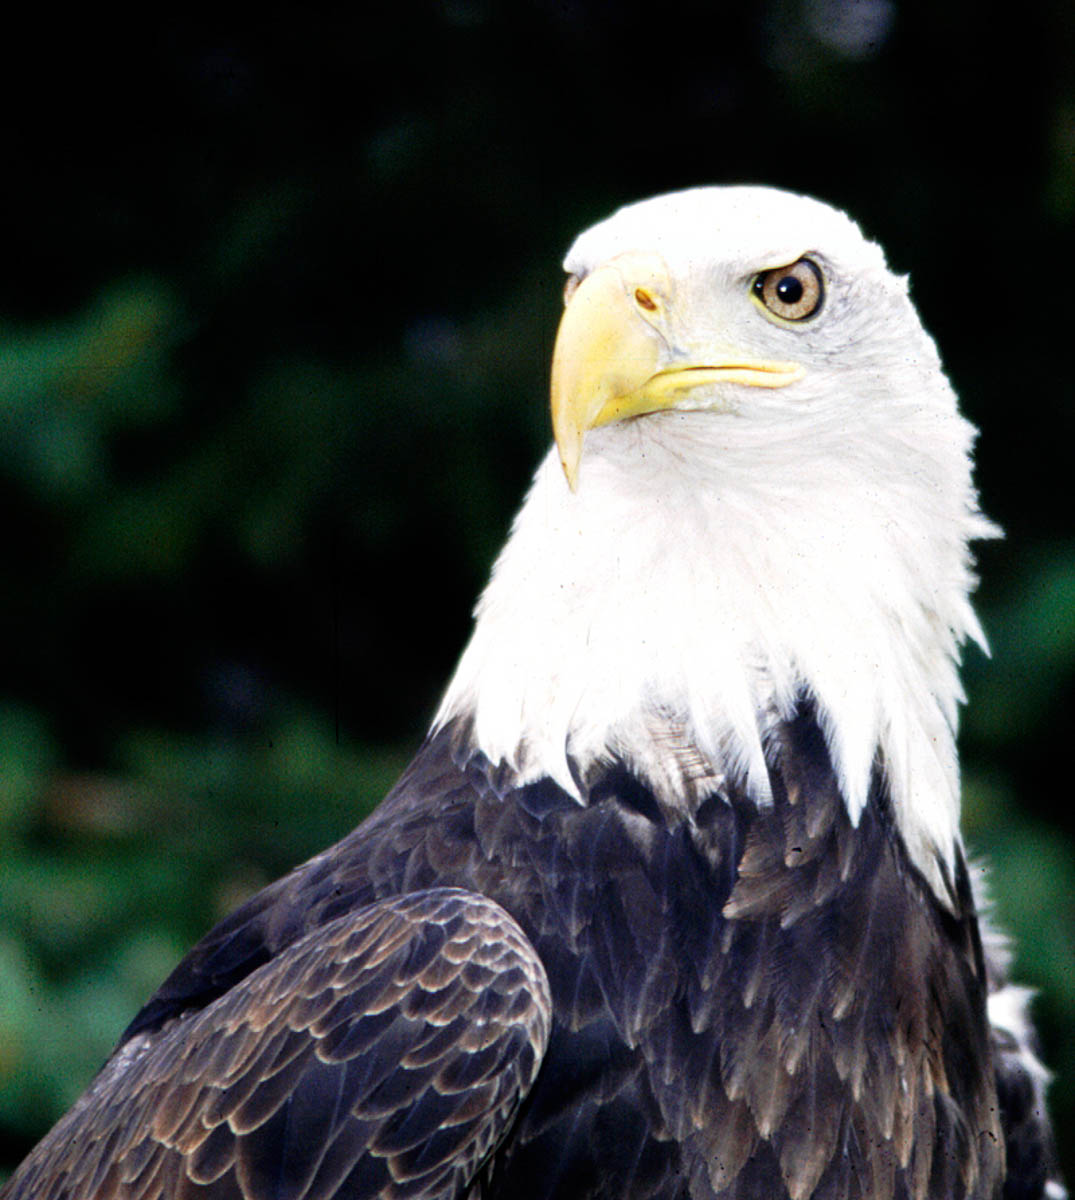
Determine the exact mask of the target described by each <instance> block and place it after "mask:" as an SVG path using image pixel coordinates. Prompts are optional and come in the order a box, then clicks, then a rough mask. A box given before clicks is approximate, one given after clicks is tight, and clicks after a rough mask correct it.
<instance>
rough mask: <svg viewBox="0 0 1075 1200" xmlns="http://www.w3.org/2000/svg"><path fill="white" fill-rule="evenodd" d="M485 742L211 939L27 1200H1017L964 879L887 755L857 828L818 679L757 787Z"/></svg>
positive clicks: (426, 767) (441, 744) (37, 1163)
mask: <svg viewBox="0 0 1075 1200" xmlns="http://www.w3.org/2000/svg"><path fill="white" fill-rule="evenodd" d="M466 741H467V739H466V737H465V735H462V734H461V732H460V731H459V730H454V731H445V732H443V733H442V734H440V735H439V736H437V737H436V738H434V739H432V740H431V741H429V742H427V744H426V746H425V747H424V748H423V749H422V751H421V752H420V754H419V755H418V757H417V758H416V760H415V762H414V764H413V765H412V766H411V768H410V769H409V770H408V772H407V773H406V774H405V775H404V777H403V779H402V780H401V781H400V783H399V785H398V787H397V788H396V789H395V790H394V791H393V792H392V794H391V795H390V796H389V797H388V799H387V800H386V801H385V802H384V803H383V804H382V806H381V807H380V809H379V810H378V811H377V812H376V813H375V814H374V816H373V817H371V818H370V819H369V820H368V821H367V822H366V823H365V824H364V825H362V826H361V827H360V828H359V829H357V830H356V831H355V832H354V833H353V834H351V835H350V836H349V837H347V838H346V839H344V841H343V842H341V843H340V844H339V845H338V846H336V847H334V848H333V849H332V850H330V851H327V852H325V853H324V854H322V855H320V856H318V857H317V858H315V859H313V860H312V861H311V862H309V863H307V864H306V865H305V866H303V867H300V868H299V869H298V870H297V871H295V872H294V873H292V874H291V875H290V876H288V877H287V878H285V879H283V880H281V881H280V882H279V883H277V884H274V885H273V886H272V887H270V888H268V889H266V890H265V891H264V892H262V893H260V894H259V895H258V896H256V897H255V898H254V899H253V900H251V901H250V902H249V903H248V904H246V905H245V906H244V907H243V908H241V909H240V910H239V911H238V912H237V913H235V914H234V916H232V917H231V918H229V919H228V920H227V921H225V922H224V923H223V924H222V925H221V926H219V927H218V928H217V929H216V930H214V931H213V932H212V933H211V934H210V935H209V936H208V937H207V938H206V939H205V940H204V941H203V942H202V943H201V944H200V945H199V946H197V947H196V948H195V949H194V951H193V952H192V953H191V954H190V956H189V957H188V958H187V959H186V960H185V961H184V962H183V963H182V964H181V965H180V967H179V968H178V969H177V970H176V972H175V973H174V974H173V975H172V976H171V978H170V979H169V980H168V981H167V982H166V983H165V984H164V985H163V987H162V988H161V989H160V991H159V992H158V993H157V994H156V996H154V997H153V999H152V1000H151V1001H150V1002H149V1004H148V1005H147V1006H146V1008H145V1009H144V1010H143V1012H142V1013H141V1014H140V1015H139V1017H138V1018H136V1020H135V1021H134V1022H133V1024H132V1026H131V1029H130V1030H129V1031H128V1034H127V1037H126V1039H125V1041H124V1042H123V1043H122V1044H121V1046H120V1048H119V1050H118V1051H117V1054H116V1056H115V1057H114V1058H113V1060H112V1062H111V1064H110V1065H109V1066H108V1067H106V1068H105V1070H104V1071H103V1072H102V1074H101V1076H100V1077H99V1079H98V1080H97V1081H96V1083H95V1084H94V1086H93V1087H92V1088H91V1090H90V1092H89V1093H88V1094H87V1096H86V1097H85V1098H84V1099H83V1101H82V1102H81V1103H80V1105H79V1106H78V1107H76V1109H74V1110H73V1111H72V1113H70V1114H69V1115H68V1117H67V1118H65V1120H64V1121H63V1122H61V1124H60V1125H59V1126H57V1128H56V1129H55V1130H54V1131H53V1133H52V1134H51V1135H50V1137H49V1138H47V1139H46V1140H45V1141H44V1142H42V1143H41V1145H40V1146H39V1147H38V1148H37V1150H36V1151H35V1152H34V1154H33V1155H32V1156H31V1158H30V1160H29V1161H28V1162H27V1163H26V1164H25V1165H24V1167H23V1169H22V1171H21V1172H20V1174H19V1175H18V1176H17V1177H16V1180H15V1181H14V1182H13V1183H12V1184H11V1185H10V1186H9V1188H8V1189H7V1190H6V1191H5V1192H4V1193H3V1195H4V1197H5V1200H29V1198H30V1197H34V1198H35V1200H38V1198H40V1200H60V1198H61V1197H67V1198H71V1200H73V1198H75V1197H87V1198H88V1197H91V1196H93V1197H100V1198H101V1200H106V1198H108V1200H110V1198H111V1197H117V1198H118V1197H125V1198H130V1200H134V1198H135V1197H137V1198H138V1200H149V1198H150V1197H169V1198H171V1197H185V1196H188V1195H189V1196H191V1197H195V1196H198V1197H201V1196H204V1197H206V1200H208V1198H209V1197H221V1198H223V1197H227V1198H229V1200H231V1198H236V1200H237V1198H238V1197H240V1196H241V1197H243V1198H244V1200H269V1198H270V1197H271V1198H273V1200H299V1198H300V1197H301V1198H302V1200H315V1198H316V1200H327V1198H328V1197H339V1198H340V1200H343V1198H344V1197H348V1198H350V1197H359V1196H385V1197H388V1196H462V1195H465V1194H468V1192H469V1191H472V1190H473V1189H474V1188H478V1187H480V1190H481V1195H482V1196H483V1197H486V1198H487V1200H491V1198H493V1197H504V1198H505V1200H506V1198H508V1197H510V1198H511V1200H538V1198H546V1197H548V1198H551V1197H556V1196H575V1197H597V1196H652V1197H688V1196H711V1195H716V1196H729V1197H730V1196H736V1197H739V1196H754V1195H763V1194H764V1195H765V1196H768V1197H780V1196H785V1197H790V1198H791V1200H803V1198H805V1197H807V1196H814V1197H817V1198H818V1200H828V1198H830V1197H831V1198H832V1200H837V1198H839V1200H854V1198H856V1197H863V1198H865V1197H869V1198H870V1200H889V1198H892V1200H904V1198H910V1197H916V1198H924V1197H937V1198H938V1200H940V1198H942V1197H944V1198H948V1197H956V1196H975V1197H979V1196H980V1197H985V1196H992V1195H994V1194H995V1193H996V1191H997V1188H998V1187H999V1186H1000V1182H1001V1178H1002V1170H1003V1162H1004V1152H1003V1148H1002V1147H1003V1132H1002V1130H1001V1126H1000V1121H999V1116H998V1109H997V1102H996V1091H995V1086H994V1083H993V1080H992V1078H991V1072H992V1068H991V1065H990V1064H991V1061H992V1060H991V1055H990V1048H989V1045H988V1042H987V1033H986V1031H987V1023H986V1019H985V999H986V987H985V968H984V964H983V960H982V952H981V947H980V944H979V940H978V936H977V930H976V924H975V919H974V912H973V908H972V903H971V898H970V894H969V889H968V885H967V880H966V876H965V874H964V873H963V872H960V874H959V875H958V877H957V878H955V879H953V880H952V889H951V899H952V906H953V908H952V912H948V911H946V910H945V909H944V908H942V907H941V906H940V905H939V904H938V903H937V901H936V900H935V899H934V897H933V896H932V894H931V893H930V890H929V888H928V887H927V886H926V885H925V884H924V883H923V882H922V881H921V880H920V879H919V878H918V877H917V874H916V872H915V870H914V868H913V867H912V866H911V865H910V864H909V863H908V861H907V857H906V854H905V853H904V851H903V850H902V848H901V843H900V840H899V838H898V836H897V834H896V832H895V830H894V827H893V825H892V821H891V819H890V816H889V814H888V808H887V801H886V798H885V796H884V793H883V789H882V788H881V785H880V783H879V782H878V783H877V785H876V791H875V795H874V797H873V803H872V804H871V806H870V807H869V809H868V810H867V814H866V816H865V818H864V820H863V822H862V824H861V825H860V826H859V828H857V829H855V828H852V826H851V824H850V821H849V820H848V817H847V814H846V808H845V806H844V803H843V801H842V799H841V797H840V794H839V792H838V789H837V788H836V786H835V783H834V779H833V775H832V771H831V767H830V765H829V764H828V761H827V754H826V751H825V748H824V742H823V739H822V738H821V735H820V732H819V730H818V727H817V724H816V721H815V720H814V717H813V714H812V712H811V709H810V707H809V705H805V706H804V707H803V709H802V712H801V714H800V716H799V717H798V718H796V720H794V721H792V722H790V723H789V724H788V725H787V726H785V728H784V730H783V732H782V735H781V746H780V750H779V754H778V755H777V765H776V766H774V769H773V785H774V804H773V806H772V808H771V809H770V810H769V811H767V812H759V811H758V809H757V807H756V805H755V804H754V803H753V802H752V801H750V800H748V799H746V798H744V797H743V796H741V795H738V794H736V793H735V792H734V791H730V792H727V793H721V794H713V795H709V796H706V797H705V798H704V799H703V800H701V802H700V803H699V805H698V807H697V809H696V811H695V812H694V813H693V814H691V817H690V819H687V818H684V819H683V820H681V821H678V822H672V821H669V820H668V819H667V818H666V817H664V816H662V814H661V813H660V811H659V807H658V805H657V802H656V800H655V798H654V796H653V795H652V793H651V792H650V791H649V790H648V789H647V788H646V787H645V786H644V785H642V784H641V783H640V782H639V781H638V780H637V779H636V778H634V777H633V776H632V774H631V772H630V771H629V770H628V769H627V768H626V767H625V766H624V765H623V764H611V765H609V766H608V767H607V768H606V769H604V770H603V771H601V772H599V773H597V774H596V775H595V776H594V778H592V779H591V780H589V781H588V787H587V804H586V805H585V806H580V805H579V804H578V803H577V802H576V801H575V800H574V799H572V798H571V797H569V796H568V795H567V794H566V793H564V792H562V791H561V790H560V789H558V788H557V787H556V786H555V785H552V784H543V785H534V786H531V787H527V788H522V789H517V790H511V791H508V792H504V791H502V790H501V789H499V788H498V787H497V781H496V778H495V773H494V772H492V771H491V770H490V768H489V765H488V764H487V763H486V762H485V761H484V760H482V758H481V757H480V756H478V755H473V754H471V755H469V756H465V755H464V754H463V753H461V751H460V747H461V746H465V745H466ZM501 906H502V907H501ZM503 910H506V911H507V912H508V913H511V915H512V917H513V918H514V920H512V919H511V918H509V917H508V916H506V915H505V912H504V911H503ZM516 922H517V923H518V924H516ZM545 972H547V974H548V986H549V988H550V989H551V997H552V1006H551V1008H552V1013H553V1016H552V1022H551V1033H549V1032H548V1026H549V1014H550V1004H549V998H548V994H547V993H546V992H545ZM546 1038H548V1048H547V1049H546ZM539 1063H540V1064H541V1069H540V1072H539V1073H538V1074H537V1078H536V1080H534V1081H533V1086H531V1080H532V1079H533V1076H534V1072H535V1068H536V1067H537V1066H538V1064H539ZM900 1078H904V1079H906V1080H908V1081H909V1087H907V1088H906V1089H903V1088H901V1087H900V1086H899V1079H900ZM524 1094H525V1096H526V1098H525V1102H524V1103H523V1105H522V1108H521V1109H520V1110H519V1111H518V1114H516V1106H517V1105H518V1103H519V1100H520V1098H521V1097H522V1096H523V1095H524ZM233 1131H234V1132H233ZM68 1172H69V1173H68ZM195 1185H197V1186H195Z"/></svg>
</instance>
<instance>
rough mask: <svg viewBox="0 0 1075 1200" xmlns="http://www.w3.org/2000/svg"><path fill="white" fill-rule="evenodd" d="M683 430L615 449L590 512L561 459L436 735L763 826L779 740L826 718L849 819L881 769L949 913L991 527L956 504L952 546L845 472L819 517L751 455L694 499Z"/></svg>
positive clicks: (810, 500) (700, 482)
mask: <svg viewBox="0 0 1075 1200" xmlns="http://www.w3.org/2000/svg"><path fill="white" fill-rule="evenodd" d="M694 415H695V416H696V415H697V414H694ZM672 416H673V420H672V421H667V422H664V423H663V425H662V424H658V423H655V422H652V421H647V422H646V425H647V441H646V444H645V447H644V449H645V453H644V454H641V455H640V454H639V445H638V438H637V433H636V432H635V427H636V426H638V425H639V424H640V423H638V422H635V423H633V425H626V426H624V427H611V428H610V429H609V430H608V431H605V430H599V431H597V435H603V436H601V442H600V445H599V447H597V448H595V449H597V451H598V452H597V453H593V454H591V455H590V456H589V457H588V458H587V460H586V461H585V462H584V466H583V472H584V474H583V478H582V480H581V482H580V486H579V490H578V492H577V493H571V492H570V491H569V490H568V488H567V487H566V485H565V483H564V480H563V477H562V474H561V472H560V468H559V463H558V462H557V460H556V458H555V455H554V454H551V455H550V456H549V457H548V458H547V459H546V461H545V462H544V463H543V464H542V466H541V467H540V468H539V470H538V473H537V476H536V478H535V481H534V485H533V487H532V489H531V491H530V493H529V495H528V497H527V500H526V503H525V505H524V507H523V509H522V510H521V512H520V514H519V516H518V518H517V519H516V522H515V525H514V528H513V531H512V536H511V538H510V540H509V542H508V544H507V546H506V547H505V549H504V551H503V552H502V554H501V556H500V558H499V559H498V561H497V563H496V566H495V568H494V572H493V576H492V579H491V581H490V583H489V586H488V588H487V589H486V591H485V593H484V595H483V597H482V599H481V601H480V603H479V605H478V608H477V612H476V617H477V621H476V626H475V630H474V634H473V637H472V639H471V642H470V644H469V645H468V647H467V649H466V651H465V652H464V655H463V657H462V660H461V662H460V664H459V667H458V669H457V672H456V675H455V677H454V678H453V680H452V682H451V684H450V686H449V688H448V691H447V694H446V696H445V699H444V702H443V704H442V707H441V709H440V712H439V713H438V716H437V721H436V723H437V724H438V725H441V724H444V723H445V722H447V721H448V720H449V719H452V718H455V717H465V718H466V719H467V722H468V725H469V726H470V728H471V729H472V731H473V738H474V741H475V745H476V748H477V749H480V750H481V751H482V753H484V754H485V755H486V757H488V758H489V760H490V761H491V762H493V763H494V764H501V765H503V766H506V767H508V768H510V769H512V770H513V771H515V772H516V773H517V777H518V779H519V781H520V782H524V783H525V782H530V781H533V780H535V779H537V778H540V777H543V776H549V777H551V778H553V779H555V780H556V781H557V782H558V783H559V784H560V785H561V786H562V787H564V788H565V789H566V790H568V791H569V792H571V793H573V794H575V795H576V796H577V797H578V798H579V800H580V802H582V793H581V791H580V789H579V787H578V783H577V781H578V780H579V779H581V778H583V777H585V775H586V774H587V772H588V770H589V768H590V767H591V766H592V765H593V764H595V763H600V762H602V761H608V760H610V759H619V760H622V761H625V762H627V763H629V764H630V766H631V767H632V769H634V770H635V771H637V772H638V773H639V775H640V776H641V777H642V778H644V779H646V780H647V781H648V782H649V783H651V784H652V785H653V786H654V787H655V788H657V789H658V790H660V791H661V792H662V794H663V795H666V796H682V797H683V803H684V805H685V806H686V805H688V804H689V801H688V797H694V798H695V799H696V798H697V797H698V796H699V795H705V794H707V793H708V794H712V793H713V792H715V791H719V790H720V789H721V786H722V784H723V783H724V782H725V781H734V783H735V784H736V785H739V786H745V787H746V789H747V791H748V793H749V794H751V795H752V796H753V797H754V799H755V801H756V802H757V803H758V804H759V805H767V804H768V803H770V802H771V794H770V782H769V770H770V766H771V761H772V751H771V747H772V744H773V741H774V736H775V734H776V733H777V731H778V730H779V728H780V726H781V723H782V722H785V721H787V720H789V719H791V717H792V715H793V714H794V712H795V710H796V706H797V705H798V704H799V703H800V702H801V701H802V700H803V698H804V697H805V698H808V699H809V700H810V701H811V702H812V703H814V704H815V705H816V711H817V713H818V719H819V724H820V726H821V728H822V730H823V732H824V735H825V738H826V741H827V744H828V748H829V753H830V755H831V758H832V761H833V764H834V767H835V770H836V775H837V779H838V781H839V784H840V788H841V792H842V794H843V797H844V800H845V803H846V805H847V808H848V811H849V813H850V815H851V818H852V821H853V822H856V823H857V821H858V820H859V818H860V816H861V814H862V811H863V808H864V806H865V805H866V804H867V802H868V797H869V794H870V787H871V780H872V779H873V778H874V772H875V770H876V769H880V770H881V772H882V774H883V776H884V778H885V783H886V786H887V789H888V792H889V794H890V796H891V798H892V802H893V807H894V811H895V814H896V820H897V825H898V827H899V829H900V831H901V833H902V835H903V838H904V841H905V843H906V845H907V849H908V852H909V854H910V856H911V858H912V861H914V862H915V865H916V866H917V867H918V868H919V870H921V871H922V872H923V874H924V875H925V876H926V877H927V879H929V880H930V881H931V883H933V884H934V887H935V889H936V890H937V891H938V893H942V892H943V891H944V890H945V888H944V882H943V881H944V879H945V877H946V875H947V874H949V873H950V870H951V866H952V863H953V860H954V856H955V851H956V848H957V846H958V841H959V832H958V821H959V775H958V765H957V759H956V753H955V744H954V742H955V727H956V716H957V708H958V703H959V701H960V700H961V699H962V693H961V691H960V685H959V680H958V674H957V658H958V652H959V645H960V643H961V641H962V640H963V639H964V638H965V637H966V636H968V635H969V636H972V637H980V631H979V630H978V626H977V623H976V622H975V620H974V616H973V612H972V610H971V608H970V605H969V602H968V600H967V594H968V591H969V588H970V585H971V582H972V576H971V574H970V567H969V559H968V555H967V552H966V537H965V536H964V535H965V534H967V533H968V532H969V530H970V527H971V525H972V524H973V518H975V517H976V510H974V509H973V507H972V504H971V503H970V502H969V501H968V499H967V497H965V496H960V497H959V498H958V504H959V505H960V506H961V515H962V517H963V522H962V525H961V526H960V536H959V538H958V539H956V540H955V541H952V540H951V539H950V540H949V542H944V540H943V539H940V538H937V537H935V536H932V535H931V534H930V531H929V529H928V527H927V525H926V523H923V524H922V525H921V526H918V525H915V524H914V523H913V522H912V521H910V520H909V519H908V518H907V516H906V514H904V515H903V516H902V517H901V516H900V515H899V514H898V513H897V512H895V511H890V510H889V509H888V508H886V505H885V501H884V496H883V493H881V492H874V493H871V490H870V489H869V488H862V487H857V485H855V484H854V481H855V479H856V478H857V477H858V474H857V472H856V471H845V470H843V469H842V468H841V465H840V463H839V461H838V460H837V462H836V465H835V468H834V470H833V471H832V472H831V473H830V474H829V477H828V478H816V477H815V478H812V480H811V482H810V495H809V496H804V495H803V491H802V486H801V484H802V479H801V478H798V479H797V478H795V477H794V475H793V473H792V474H788V473H782V472H781V471H780V470H779V469H772V468H770V469H768V470H766V471H764V472H759V471H758V470H757V463H756V461H753V460H752V458H751V455H750V454H749V452H744V450H745V451H749V449H750V447H742V446H736V447H733V448H732V450H731V451H729V450H728V447H726V446H725V447H723V450H724V451H725V453H724V454H723V455H722V456H717V457H718V461H720V463H721V469H720V471H719V472H717V473H715V474H710V475H707V476H706V477H704V478H701V477H697V476H696V477H693V478H692V477H691V475H690V468H689V464H690V463H691V462H695V461H712V458H713V456H712V455H710V456H703V455H696V454H686V453H684V450H685V448H686V447H685V445H684V442H685V440H686V439H689V438H691V437H696V436H697V434H696V429H697V427H698V426H697V423H696V422H692V421H690V420H689V419H688V420H686V421H683V420H679V421H678V422H677V421H676V420H675V418H678V417H680V414H673V415H672ZM702 417H703V419H704V418H705V414H702ZM654 429H656V430H658V431H659V433H660V434H661V435H662V436H653V430H654ZM968 429H969V427H968ZM591 437H595V435H591ZM968 437H969V434H968ZM595 440H596V437H595ZM792 441H793V439H789V442H788V446H787V448H786V450H787V454H788V459H789V462H791V461H792V455H793V447H792ZM766 453H767V454H769V456H770V458H774V457H776V458H778V457H779V453H780V451H779V448H778V447H774V446H773V444H772V443H771V442H770V443H769V444H768V445H767V447H766ZM628 463H629V466H630V470H625V469H624V467H625V465H626V464H628ZM673 465H674V467H675V468H676V469H672V470H670V469H669V467H670V466H673ZM759 480H761V482H759ZM774 480H775V482H772V481H774ZM670 481H671V482H670ZM766 481H768V482H766ZM967 486H968V487H969V484H968V485H967ZM978 520H979V523H980V524H983V523H981V521H980V518H979V519H978ZM964 526H965V527H966V528H964ZM983 527H984V524H983ZM937 578H944V579H949V580H951V583H952V586H951V587H949V588H947V589H945V590H939V589H938V588H937V586H936V580H937Z"/></svg>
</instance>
